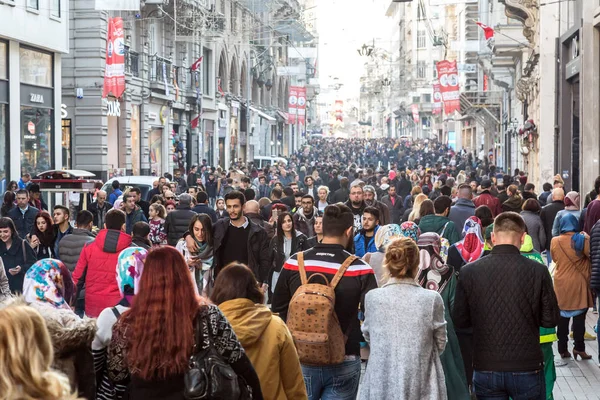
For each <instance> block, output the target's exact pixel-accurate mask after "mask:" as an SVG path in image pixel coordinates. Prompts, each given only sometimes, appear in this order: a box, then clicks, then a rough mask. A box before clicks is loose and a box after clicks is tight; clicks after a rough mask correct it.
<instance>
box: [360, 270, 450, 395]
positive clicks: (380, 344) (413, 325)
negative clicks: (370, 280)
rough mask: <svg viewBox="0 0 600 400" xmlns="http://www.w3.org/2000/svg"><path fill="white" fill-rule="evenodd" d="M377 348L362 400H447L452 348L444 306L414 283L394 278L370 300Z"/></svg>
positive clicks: (369, 330)
mask: <svg viewBox="0 0 600 400" xmlns="http://www.w3.org/2000/svg"><path fill="white" fill-rule="evenodd" d="M362 331H363V334H364V336H365V339H366V340H367V341H368V342H369V344H370V346H371V353H370V355H369V363H368V365H367V370H366V373H365V376H364V379H363V382H362V386H361V390H360V400H368V399H372V400H381V399H403V400H428V399H431V400H434V399H435V400H445V399H447V398H448V396H447V392H446V383H445V378H444V370H443V369H442V362H441V361H440V354H441V353H442V352H443V351H444V348H445V347H446V341H447V336H446V320H445V319H444V301H443V300H442V297H441V296H440V295H439V294H438V293H437V292H434V291H431V290H426V289H423V288H422V287H421V286H419V285H418V284H417V283H415V281H414V280H413V279H396V278H391V279H390V280H389V281H388V283H386V284H385V285H384V286H383V287H381V288H379V289H374V290H371V291H370V292H369V293H367V296H366V298H365V321H364V323H363V325H362Z"/></svg>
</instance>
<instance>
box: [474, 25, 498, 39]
mask: <svg viewBox="0 0 600 400" xmlns="http://www.w3.org/2000/svg"><path fill="white" fill-rule="evenodd" d="M477 25H479V27H480V28H481V29H483V34H484V35H485V40H490V39H491V38H493V37H494V28H490V27H489V26H487V25H486V24H484V23H481V22H477Z"/></svg>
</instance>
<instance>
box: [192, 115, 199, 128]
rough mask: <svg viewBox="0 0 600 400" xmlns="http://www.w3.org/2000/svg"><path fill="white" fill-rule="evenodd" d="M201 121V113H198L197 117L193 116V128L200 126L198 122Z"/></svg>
mask: <svg viewBox="0 0 600 400" xmlns="http://www.w3.org/2000/svg"><path fill="white" fill-rule="evenodd" d="M199 123H200V115H198V116H197V117H196V118H193V119H192V120H191V121H190V126H191V127H192V129H195V128H197V127H198V124H199Z"/></svg>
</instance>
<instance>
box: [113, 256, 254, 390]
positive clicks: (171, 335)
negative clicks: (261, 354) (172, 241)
mask: <svg viewBox="0 0 600 400" xmlns="http://www.w3.org/2000/svg"><path fill="white" fill-rule="evenodd" d="M199 318H200V319H201V320H198V319H199ZM201 322H204V323H201ZM200 323H201V324H200ZM196 326H202V332H201V334H202V337H203V338H204V341H203V344H204V343H206V341H207V340H208V341H209V342H212V343H211V345H213V346H214V347H215V349H216V350H217V351H218V353H219V354H220V355H221V357H222V358H223V359H224V360H225V361H226V362H228V363H229V364H230V365H231V367H232V368H233V369H234V371H235V372H236V374H237V375H238V377H239V378H241V379H240V382H243V381H245V383H246V384H247V385H248V386H249V387H250V388H251V390H252V398H253V399H262V393H261V389H260V383H259V380H258V376H257V375H256V372H255V371H254V368H253V367H252V364H251V363H250V360H249V359H248V357H247V355H246V353H245V352H244V349H243V348H242V345H241V344H240V342H239V341H238V339H237V337H236V335H235V333H234V331H233V329H232V327H231V325H230V324H229V322H228V321H227V319H226V318H225V317H224V316H223V314H222V313H221V311H220V310H219V309H218V308H217V307H216V306H214V305H210V304H209V303H208V302H207V301H206V300H205V299H203V298H201V297H199V296H198V295H196V292H195V290H194V282H192V278H191V276H190V273H189V270H188V267H187V265H186V263H185V260H184V259H183V256H182V255H181V254H180V253H179V252H178V251H177V250H176V249H175V248H173V247H162V248H157V249H154V250H152V251H150V253H148V256H147V257H146V261H145V263H144V273H143V274H142V277H141V279H140V289H139V292H138V294H137V295H136V297H135V302H134V303H133V305H132V306H131V308H130V309H129V310H128V311H126V312H125V313H123V315H122V316H121V318H120V319H119V320H118V322H117V323H116V324H115V326H114V328H113V335H112V338H111V343H110V346H109V349H108V363H107V365H108V375H109V378H110V379H111V380H112V381H113V382H114V383H115V384H124V385H128V387H129V399H132V400H134V399H144V400H152V399H157V400H158V399H161V400H175V399H177V400H179V399H184V396H183V390H184V380H183V377H184V374H185V373H186V372H187V371H188V369H189V360H190V356H191V355H192V353H193V351H194V344H195V340H194V332H195V328H196ZM203 347H204V345H203Z"/></svg>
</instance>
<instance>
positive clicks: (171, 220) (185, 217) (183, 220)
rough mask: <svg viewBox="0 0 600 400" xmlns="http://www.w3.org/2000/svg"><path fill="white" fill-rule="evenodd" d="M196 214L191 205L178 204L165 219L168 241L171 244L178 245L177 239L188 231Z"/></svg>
mask: <svg viewBox="0 0 600 400" xmlns="http://www.w3.org/2000/svg"><path fill="white" fill-rule="evenodd" d="M194 215H196V213H195V212H193V211H192V210H191V209H190V207H189V206H187V207H181V206H177V209H176V210H174V211H171V212H170V213H169V215H167V218H166V219H165V231H166V232H167V243H168V244H169V246H175V245H177V241H178V240H179V239H181V238H182V237H183V235H184V234H185V233H186V232H187V230H188V227H189V225H190V221H191V220H192V218H193V217H194Z"/></svg>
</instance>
